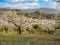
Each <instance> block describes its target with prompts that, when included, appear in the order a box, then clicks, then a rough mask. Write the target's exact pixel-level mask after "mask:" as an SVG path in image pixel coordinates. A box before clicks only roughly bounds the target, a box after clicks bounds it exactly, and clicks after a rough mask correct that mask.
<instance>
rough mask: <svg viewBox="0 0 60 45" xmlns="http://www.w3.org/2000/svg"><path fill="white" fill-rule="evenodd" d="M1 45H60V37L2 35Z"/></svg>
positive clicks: (0, 36) (0, 37)
mask: <svg viewBox="0 0 60 45" xmlns="http://www.w3.org/2000/svg"><path fill="white" fill-rule="evenodd" d="M0 45H60V35H50V36H49V35H36V36H35V35H29V36H28V35H0Z"/></svg>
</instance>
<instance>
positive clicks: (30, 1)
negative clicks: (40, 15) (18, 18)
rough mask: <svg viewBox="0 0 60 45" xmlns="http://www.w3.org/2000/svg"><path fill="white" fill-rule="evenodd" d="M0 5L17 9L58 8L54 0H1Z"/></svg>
mask: <svg viewBox="0 0 60 45" xmlns="http://www.w3.org/2000/svg"><path fill="white" fill-rule="evenodd" d="M0 7H1V8H4V7H5V8H7V7H9V8H16V9H34V8H41V7H47V8H56V2H53V1H52V0H0Z"/></svg>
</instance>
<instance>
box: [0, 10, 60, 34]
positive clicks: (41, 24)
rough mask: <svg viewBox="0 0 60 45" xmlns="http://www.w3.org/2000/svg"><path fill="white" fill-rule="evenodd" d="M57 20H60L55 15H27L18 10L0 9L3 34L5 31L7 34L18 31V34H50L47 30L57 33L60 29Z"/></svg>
mask: <svg viewBox="0 0 60 45" xmlns="http://www.w3.org/2000/svg"><path fill="white" fill-rule="evenodd" d="M58 17H59V16H58ZM56 19H57V20H59V19H60V18H57V17H56V16H55V14H47V13H44V12H40V11H36V12H31V13H26V12H23V11H22V10H18V9H0V31H2V32H3V33H4V30H5V33H9V32H8V31H12V32H14V34H15V33H16V31H17V33H18V34H40V33H44V34H45V32H46V33H48V34H50V32H47V30H48V31H49V30H50V31H55V30H57V29H59V28H60V26H59V25H60V24H58V23H56ZM57 24H58V25H57ZM47 25H48V26H47ZM56 25H57V26H56ZM22 31H23V32H22ZM41 31H42V32H41ZM33 32H34V33H33ZM52 34H53V33H52Z"/></svg>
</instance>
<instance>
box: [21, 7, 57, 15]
mask: <svg viewBox="0 0 60 45" xmlns="http://www.w3.org/2000/svg"><path fill="white" fill-rule="evenodd" d="M22 11H24V12H29V13H30V12H35V11H40V12H44V13H47V14H53V13H55V12H56V11H57V10H56V9H51V8H39V9H23V10H22Z"/></svg>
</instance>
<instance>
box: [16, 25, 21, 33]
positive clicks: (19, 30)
mask: <svg viewBox="0 0 60 45" xmlns="http://www.w3.org/2000/svg"><path fill="white" fill-rule="evenodd" d="M17 31H18V33H19V34H21V27H20V26H19V27H18V30H17Z"/></svg>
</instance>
